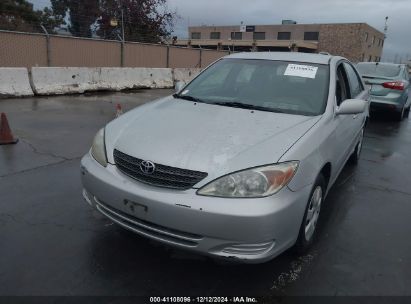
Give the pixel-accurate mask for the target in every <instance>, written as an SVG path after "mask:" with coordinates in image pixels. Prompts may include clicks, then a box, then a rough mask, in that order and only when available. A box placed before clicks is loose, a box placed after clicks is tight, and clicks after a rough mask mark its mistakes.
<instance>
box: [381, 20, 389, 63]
mask: <svg viewBox="0 0 411 304" xmlns="http://www.w3.org/2000/svg"><path fill="white" fill-rule="evenodd" d="M387 23H388V16H387V17H385V25H384V40H383V41H382V50H381V58H382V55H383V54H384V45H385V39H387V32H388V24H387Z"/></svg>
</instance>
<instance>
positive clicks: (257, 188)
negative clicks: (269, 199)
mask: <svg viewBox="0 0 411 304" xmlns="http://www.w3.org/2000/svg"><path fill="white" fill-rule="evenodd" d="M297 167H298V161H291V162H286V163H281V164H276V165H269V166H263V167H257V168H251V169H247V170H243V171H238V172H234V173H231V174H229V175H225V176H223V177H220V178H218V179H216V180H214V181H212V182H211V183H209V184H207V185H205V186H204V187H202V188H201V189H200V190H198V191H197V194H199V195H206V196H218V197H243V198H246V197H248V198H251V197H264V196H269V195H272V194H274V193H277V192H278V191H280V190H281V189H282V188H283V187H284V186H286V185H287V184H288V182H289V181H290V180H291V179H292V178H293V176H294V174H295V171H296V170H297Z"/></svg>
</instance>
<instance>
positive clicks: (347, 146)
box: [332, 62, 354, 173]
mask: <svg viewBox="0 0 411 304" xmlns="http://www.w3.org/2000/svg"><path fill="white" fill-rule="evenodd" d="M336 71H337V72H336V90H335V113H336V112H337V110H338V108H339V107H340V106H341V105H342V104H343V102H344V101H345V100H347V99H350V94H351V93H350V87H349V84H348V78H347V75H346V72H345V69H344V65H343V62H340V63H339V64H338V65H337V69H336ZM333 119H334V121H333V125H334V135H335V141H334V143H335V144H334V145H333V146H332V149H333V150H334V153H333V154H334V162H335V165H336V173H338V172H340V170H341V169H342V167H343V166H344V164H345V162H346V160H347V158H348V156H349V153H350V152H351V142H352V137H353V136H354V134H353V133H354V132H353V127H352V121H353V118H352V115H334V118H333Z"/></svg>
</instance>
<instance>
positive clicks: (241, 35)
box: [231, 32, 243, 40]
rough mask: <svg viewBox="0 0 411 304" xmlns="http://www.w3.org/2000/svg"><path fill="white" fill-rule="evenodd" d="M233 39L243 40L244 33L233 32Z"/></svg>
mask: <svg viewBox="0 0 411 304" xmlns="http://www.w3.org/2000/svg"><path fill="white" fill-rule="evenodd" d="M231 39H233V40H242V39H243V33H242V32H231Z"/></svg>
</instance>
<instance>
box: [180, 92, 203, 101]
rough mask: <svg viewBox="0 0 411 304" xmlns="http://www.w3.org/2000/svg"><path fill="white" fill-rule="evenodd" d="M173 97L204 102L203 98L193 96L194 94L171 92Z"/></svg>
mask: <svg viewBox="0 0 411 304" xmlns="http://www.w3.org/2000/svg"><path fill="white" fill-rule="evenodd" d="M173 97H174V98H179V99H185V100H190V101H195V102H205V101H204V100H202V99H200V98H197V97H194V96H190V95H180V94H177V93H175V94H173Z"/></svg>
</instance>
